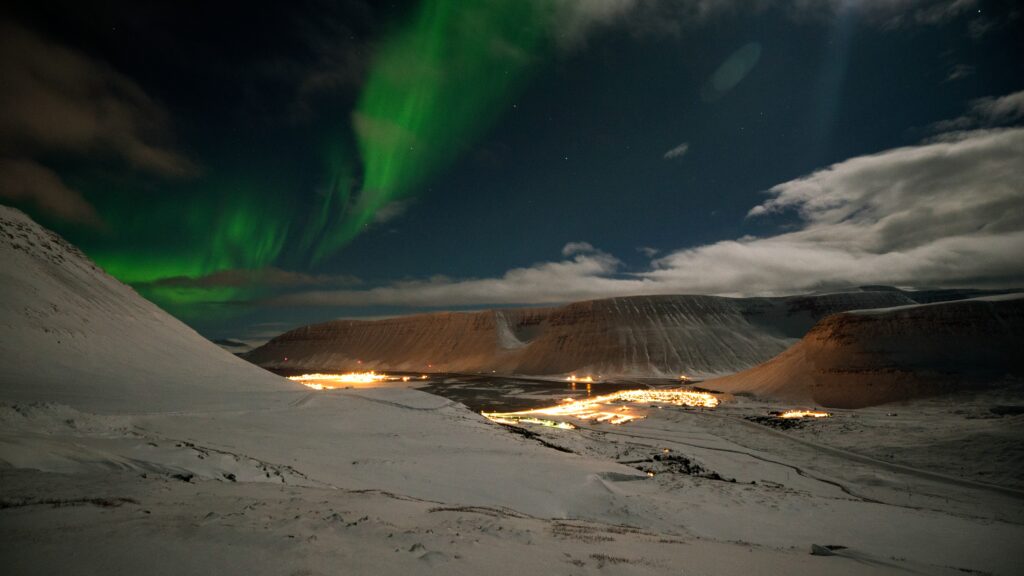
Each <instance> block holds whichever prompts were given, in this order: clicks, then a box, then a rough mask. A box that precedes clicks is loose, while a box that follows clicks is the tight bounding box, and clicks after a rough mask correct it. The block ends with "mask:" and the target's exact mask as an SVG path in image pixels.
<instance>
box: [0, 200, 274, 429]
mask: <svg viewBox="0 0 1024 576" xmlns="http://www.w3.org/2000/svg"><path fill="white" fill-rule="evenodd" d="M0 262H3V266H0V330H2V331H3V338H2V339H0V365H2V366H3V370H2V371H0V389H2V390H3V396H4V398H6V399H15V400H17V399H25V400H29V399H38V398H46V399H48V400H51V401H57V402H62V403H66V404H70V405H73V406H76V407H85V408H99V407H102V408H103V409H113V408H116V407H119V406H123V407H130V408H131V409H132V410H135V411H140V412H142V411H151V410H171V409H177V408H183V407H196V406H199V405H203V404H206V405H211V406H213V405H223V404H225V403H231V402H233V400H232V396H234V395H236V394H239V393H242V392H248V393H258V392H262V393H275V392H280V391H282V390H287V389H290V388H292V386H293V385H292V384H291V383H290V382H288V381H287V380H284V379H281V378H277V377H274V376H272V375H270V374H268V373H267V372H265V371H264V370H261V369H259V368H256V367H254V366H252V365H251V364H249V363H247V362H244V361H242V360H239V359H238V358H235V357H233V356H232V355H231V354H228V353H226V352H224V351H223V350H221V349H220V348H218V347H217V346H216V345H214V344H212V343H210V342H209V341H207V340H206V339H205V338H203V337H201V336H200V335H199V334H197V333H196V332H195V331H193V330H192V329H191V328H189V327H187V326H185V325H184V324H182V323H181V322H179V321H178V320H176V319H174V318H172V317H171V316H170V315H168V314H167V313H165V312H164V311H162V310H160V309H159V308H157V307H156V306H155V305H153V304H152V303H150V302H149V301H147V300H145V299H143V298H142V297H140V296H139V295H138V294H136V293H135V291H134V290H132V289H131V288H129V287H128V286H125V285H124V284H122V283H120V282H118V281H117V280H116V279H114V278H112V277H111V276H109V275H107V274H106V273H105V272H103V271H102V270H100V269H99V268H98V267H97V266H96V265H95V264H93V263H92V262H91V261H90V260H89V259H88V258H86V257H85V255H84V254H82V252H81V251H79V250H78V249H77V248H75V247H73V246H71V245H70V244H68V243H67V242H65V241H64V240H63V239H61V238H60V237H59V236H57V235H56V234H54V233H52V232H50V231H48V230H46V229H45V228H43V227H41V226H39V225H38V224H36V223H35V222H33V221H32V220H31V219H30V218H28V217H27V216H26V215H24V214H23V213H21V212H19V211H17V210H15V209H12V208H7V207H3V206H0Z"/></svg>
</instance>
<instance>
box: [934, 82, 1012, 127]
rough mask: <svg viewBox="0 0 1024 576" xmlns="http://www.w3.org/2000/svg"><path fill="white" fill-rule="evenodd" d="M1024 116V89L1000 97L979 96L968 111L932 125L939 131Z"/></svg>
mask: <svg viewBox="0 0 1024 576" xmlns="http://www.w3.org/2000/svg"><path fill="white" fill-rule="evenodd" d="M1021 118H1024V90H1021V91H1020V92H1014V93H1012V94H1007V95H1005V96H1000V97H998V98H993V97H986V98H978V99H977V100H975V101H973V102H971V105H970V108H969V109H968V111H967V113H966V114H964V115H963V116H960V117H958V118H954V119H952V120H943V121H941V122H936V123H935V124H933V125H932V129H933V130H936V131H938V132H948V131H950V130H966V129H969V128H975V127H978V126H999V125H1002V124H1009V123H1013V122H1016V121H1017V120H1020V119H1021Z"/></svg>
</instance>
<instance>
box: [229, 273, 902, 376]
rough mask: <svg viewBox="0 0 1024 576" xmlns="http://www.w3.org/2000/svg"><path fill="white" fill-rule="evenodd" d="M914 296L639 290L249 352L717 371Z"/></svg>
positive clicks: (518, 366)
mask: <svg viewBox="0 0 1024 576" xmlns="http://www.w3.org/2000/svg"><path fill="white" fill-rule="evenodd" d="M911 303H913V300H911V299H910V298H908V297H907V296H906V295H905V294H904V293H902V292H899V291H860V292H844V293H836V294H823V295H814V296H796V297H788V298H745V299H737V298H722V297H716V296H636V297H627V298H609V299H604V300H592V301H586V302H577V303H574V304H569V305H566V306H562V307H558V308H535V309H506V310H487V311H482V312H444V313H437V314H421V315H415V316H407V317H400V318H391V319H386V320H374V321H360V320H337V321H332V322H325V323H322V324H314V325H311V326H305V327H302V328H298V329H295V330H292V331H290V332H287V333H285V334H282V335H281V336H278V337H277V338H274V339H273V340H271V341H270V342H268V343H267V344H266V345H264V346H262V347H260V348H257V349H256V350H254V351H252V352H250V353H248V354H246V355H245V357H246V358H247V359H249V360H251V361H252V362H255V363H257V364H259V365H261V366H265V367H273V368H293V369H303V370H354V369H369V368H373V369H388V370H408V371H450V372H490V371H492V370H494V371H498V372H502V373H515V374H533V375H545V374H565V373H569V372H581V373H590V374H595V375H597V374H599V375H603V376H631V375H664V376H673V377H674V376H676V375H678V374H681V373H682V374H690V375H710V374H723V373H730V372H736V371H738V370H742V369H745V368H748V367H750V366H753V365H755V364H757V363H758V362H762V361H764V360H766V359H768V358H770V357H772V356H773V355H775V354H778V353H779V352H781V351H783V350H785V349H786V347H787V346H789V345H790V344H792V343H793V342H794V341H795V340H796V339H797V338H799V337H800V336H802V335H803V334H804V333H805V332H806V331H807V329H808V328H810V327H811V326H812V325H813V324H814V322H816V321H817V320H818V319H820V318H822V317H824V316H826V315H828V314H832V313H835V312H840V311H843V310H851V309H857V308H875V307H882V306H898V305H905V304H911Z"/></svg>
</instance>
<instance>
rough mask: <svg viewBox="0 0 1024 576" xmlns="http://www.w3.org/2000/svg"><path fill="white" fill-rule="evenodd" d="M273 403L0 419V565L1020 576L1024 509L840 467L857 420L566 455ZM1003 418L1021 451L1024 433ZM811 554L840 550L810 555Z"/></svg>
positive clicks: (420, 424)
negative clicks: (839, 441) (823, 548)
mask: <svg viewBox="0 0 1024 576" xmlns="http://www.w3.org/2000/svg"><path fill="white" fill-rule="evenodd" d="M285 396H286V397H290V400H288V401H285V402H282V404H281V405H280V406H277V407H274V408H258V409H254V410H248V409H244V408H240V409H238V410H234V411H230V412H200V411H197V412H194V413H192V412H186V413H174V414H161V415H157V414H147V415H144V416H126V415H118V416H111V415H105V416H96V415H90V414H88V413H82V412H77V411H74V410H72V409H70V408H67V407H63V406H59V405H52V404H37V405H25V404H17V405H7V406H5V407H4V409H3V411H2V412H0V414H2V417H0V460H3V461H4V462H5V463H7V464H8V465H10V466H11V467H12V468H7V469H4V470H2V471H0V478H2V483H0V485H2V489H0V497H2V504H0V506H2V508H0V555H2V557H3V558H4V559H5V563H6V564H7V565H9V566H11V567H12V568H14V569H15V570H14V571H13V572H11V573H19V574H20V573H38V574H51V573H55V572H60V573H95V572H96V571H98V570H105V571H109V572H113V573H124V572H128V571H129V570H134V571H138V572H141V573H150V572H156V573H160V572H164V571H166V572H167V573H172V572H173V573H176V574H181V573H183V572H184V573H210V572H213V571H226V572H227V573H243V572H245V573H268V574H271V573H272V574H281V573H285V574H290V573H309V574H332V573H370V572H372V573H383V574H386V573H409V572H415V571H418V570H424V571H425V570H428V569H431V570H433V571H435V572H437V573H446V574H448V573H450V574H478V573H481V572H482V571H484V570H487V571H490V572H493V573H522V572H525V571H545V572H549V573H565V574H587V573H625V574H629V573H669V574H678V573H680V572H682V573H684V574H747V573H750V572H752V571H756V572H760V573H808V574H819V573H835V574H864V573H904V572H907V571H910V573H915V572H916V573H923V574H944V573H963V572H961V570H962V569H966V570H975V571H979V572H981V573H994V574H1014V573H1016V571H1017V569H1018V568H1019V566H1020V565H1021V562H1024V552H1022V551H1021V549H1020V547H1019V543H1020V542H1021V541H1024V492H1021V491H1019V490H1018V489H1016V488H1014V487H1013V486H1009V485H1006V484H1004V485H1003V488H1002V489H1000V488H998V487H994V486H989V485H986V484H983V483H979V482H976V481H973V480H971V479H970V478H964V477H961V476H955V475H954V474H953V473H951V472H949V471H942V470H941V462H939V460H941V454H938V453H935V454H934V459H933V461H931V462H929V463H927V464H929V466H928V467H927V468H924V469H922V468H920V467H917V466H909V465H906V464H901V463H900V462H899V461H897V462H895V463H893V462H891V461H890V462H887V461H876V460H875V459H874V457H873V456H870V455H869V456H862V455H860V454H851V453H848V452H846V450H845V449H843V448H841V447H840V448H835V447H834V443H833V442H832V441H833V439H834V438H837V437H841V436H842V432H843V431H846V430H849V422H850V421H852V420H856V414H855V413H848V414H837V415H836V416H834V418H833V419H829V420H831V421H828V422H814V423H812V424H808V425H807V426H808V427H810V428H805V429H803V430H787V431H784V432H776V431H774V430H771V429H768V428H765V427H764V426H761V425H759V424H754V423H751V422H749V421H746V420H744V419H742V416H743V415H747V414H754V413H757V414H763V413H765V410H764V408H765V407H764V406H763V405H760V404H752V401H749V400H743V399H740V400H739V401H737V402H735V403H727V404H725V405H724V406H723V407H721V408H719V409H718V410H716V411H714V412H703V413H702V412H698V411H693V410H683V409H679V408H668V407H665V408H662V409H647V416H648V417H647V418H646V419H644V420H640V421H636V422H632V423H629V424H626V425H621V426H613V425H607V424H605V425H602V424H587V423H582V422H577V424H579V425H581V426H582V428H580V429H577V430H558V429H551V428H544V427H530V430H531V431H532V432H534V433H536V434H540V435H541V439H543V440H544V441H545V442H547V443H548V444H549V445H551V446H558V447H561V448H563V449H566V450H571V451H572V452H575V453H569V452H563V451H560V450H556V449H553V448H551V447H547V446H545V445H543V444H542V443H541V442H538V441H537V439H528V438H524V437H522V436H520V435H517V434H513V433H511V432H510V431H509V430H507V429H505V428H504V427H501V426H498V425H496V424H493V423H490V422H488V421H486V420H484V419H483V418H481V417H480V416H478V415H476V414H473V413H471V412H469V411H468V410H466V409H464V408H463V407H461V406H460V405H457V404H452V403H450V402H449V401H447V400H444V399H442V398H439V397H436V396H431V395H427V394H423V393H421V392H418V391H415V390H408V389H404V390H403V389H396V390H391V389H380V388H377V389H372V390H335V391H323V392H290V393H287V394H286V395H285ZM240 404H242V403H241V402H240ZM908 409H909V408H908ZM915 410H916V408H915ZM880 418H881V417H880ZM890 418H892V417H890ZM844 420H845V421H846V422H844ZM883 422H884V421H883ZM1001 423H1002V424H1004V425H1005V426H1006V428H1005V429H1006V430H1008V431H1010V434H1009V441H1012V439H1013V434H1014V433H1016V434H1017V438H1018V440H1019V438H1020V436H1019V433H1020V431H1021V427H1022V423H1021V417H1020V416H1016V417H1010V419H1009V420H1007V419H1006V418H1005V417H1004V418H1003V419H1002V421H1001ZM830 427H831V429H832V430H834V431H835V432H838V435H836V434H832V433H831V432H830ZM862 428H864V429H862V430H860V432H859V433H860V434H868V432H866V431H865V429H869V428H870V426H866V427H862ZM892 430H893V429H892V428H891V427H889V428H886V429H878V430H876V431H875V432H874V433H871V434H870V435H869V436H868V438H865V439H873V440H878V439H879V438H884V437H885V436H887V435H890V434H891V432H892ZM916 440H918V441H920V440H921V438H917V439H916ZM1006 441H1007V440H1005V439H1004V444H1003V445H1002V448H1003V449H1004V450H1007V451H1008V452H1009V453H1013V454H1016V457H1017V458H1019V456H1020V452H1019V448H1016V450H1014V448H1013V447H1012V446H1006V445H1005V442H1006ZM826 443H828V444H826ZM924 449H925V450H927V449H928V447H924ZM666 450H667V451H666ZM619 462H624V463H627V464H619ZM918 464H919V463H918ZM647 470H650V471H652V472H656V475H655V476H653V477H648V476H647V475H646V474H645V472H646V471H647ZM1016 472H1019V468H1018V469H1016ZM812 544H820V545H841V546H846V547H847V548H846V549H843V550H838V551H836V556H831V557H822V556H812V555H810V554H809V551H810V546H811V545H812ZM155 557H156V558H160V559H162V561H161V562H156V563H154V562H153V559H154V558H155Z"/></svg>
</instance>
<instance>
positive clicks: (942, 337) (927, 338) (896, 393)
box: [707, 294, 1024, 408]
mask: <svg viewBox="0 0 1024 576" xmlns="http://www.w3.org/2000/svg"><path fill="white" fill-rule="evenodd" d="M1021 342H1024V294H1008V295H1003V296H990V297H982V298H974V299H968V300H959V301H955V302H939V303H933V304H919V305H913V306H901V307H896V308H889V309H880V310H858V311H852V312H845V313H842V314H835V315H832V316H829V317H828V318H825V319H824V320H822V321H821V322H819V323H818V324H817V325H815V326H814V328H812V329H811V331H810V332H808V333H807V335H806V336H804V337H803V338H802V339H801V340H800V342H798V343H797V344H795V345H794V346H792V347H791V348H789V349H788V350H786V351H785V352H783V353H782V354H780V355H778V356H776V357H775V358H772V359H771V360H770V361H768V362H765V363H764V364H761V365H759V366H756V367H754V368H751V369H750V370H746V371H744V372H740V373H738V374H734V375H732V376H727V377H724V378H719V379H716V380H712V381H710V382H708V384H707V385H708V386H711V387H713V388H715V389H719V390H724V391H729V392H752V393H756V394H763V395H765V396H772V397H777V398H786V399H792V400H797V401H804V402H814V403H817V404H820V405H822V406H830V407H837V408H860V407H863V406H871V405H876V404H884V403H887V402H893V401H897V400H907V399H911V398H918V397H923V396H930V395H934V394H938V393H942V392H948V391H953V390H956V389H960V388H962V387H965V386H966V387H977V386H984V385H988V384H993V383H998V382H1002V381H1005V380H1006V379H1007V378H1019V377H1021V376H1024V356H1022V355H1021V354H1020V350H1019V348H1020V345H1021Z"/></svg>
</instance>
